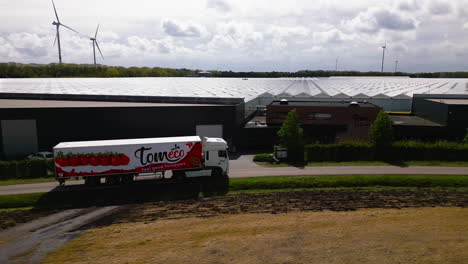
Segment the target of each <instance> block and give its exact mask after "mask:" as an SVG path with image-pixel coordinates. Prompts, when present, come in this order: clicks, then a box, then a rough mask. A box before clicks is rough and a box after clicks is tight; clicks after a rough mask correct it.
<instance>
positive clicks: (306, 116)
mask: <svg viewBox="0 0 468 264" xmlns="http://www.w3.org/2000/svg"><path fill="white" fill-rule="evenodd" d="M292 109H296V111H297V113H298V115H299V119H300V121H301V124H302V127H303V129H304V136H305V138H306V141H309V142H310V141H314V140H320V141H330V142H333V141H339V140H344V139H360V140H366V139H367V138H368V133H369V129H370V125H371V124H372V122H373V121H374V120H375V118H376V117H377V115H378V113H379V111H380V110H381V109H382V108H380V107H378V106H376V105H374V104H371V103H368V102H349V101H348V102H344V101H342V102H321V101H287V100H281V101H274V102H272V103H271V104H269V105H268V106H267V108H266V124H267V125H268V126H281V124H282V123H283V122H284V120H286V117H287V114H288V112H289V111H291V110H292Z"/></svg>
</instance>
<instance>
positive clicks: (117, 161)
mask: <svg viewBox="0 0 468 264" xmlns="http://www.w3.org/2000/svg"><path fill="white" fill-rule="evenodd" d="M111 164H112V166H119V165H120V157H118V156H112V157H111Z"/></svg>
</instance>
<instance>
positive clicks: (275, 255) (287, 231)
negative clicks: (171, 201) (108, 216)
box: [44, 207, 468, 264]
mask: <svg viewBox="0 0 468 264" xmlns="http://www.w3.org/2000/svg"><path fill="white" fill-rule="evenodd" d="M140 209H141V208H140ZM265 216H266V215H265V214H237V215H220V216H216V217H210V218H200V217H192V218H184V219H161V220H156V221H153V222H133V223H121V224H114V225H111V226H106V227H101V228H96V229H90V230H87V231H85V232H84V233H82V235H80V236H79V237H77V238H75V239H74V240H72V241H71V242H69V243H68V244H67V245H66V246H65V247H64V248H62V249H60V250H58V251H55V252H53V253H52V254H50V255H49V256H48V258H47V259H46V260H45V261H44V263H49V264H50V263H194V262H196V263H207V264H208V263H209V264H213V263H383V264H386V263H457V264H458V263H464V262H465V261H466V259H468V252H467V251H466V248H467V247H468V226H467V225H466V219H467V218H468V209H465V208H460V207H445V208H443V207H437V208H404V209H361V210H358V211H347V212H332V211H324V212H291V213H286V214H275V215H269V216H268V217H265Z"/></svg>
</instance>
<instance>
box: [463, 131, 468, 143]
mask: <svg viewBox="0 0 468 264" xmlns="http://www.w3.org/2000/svg"><path fill="white" fill-rule="evenodd" d="M463 143H464V144H468V128H467V129H466V135H465V138H463Z"/></svg>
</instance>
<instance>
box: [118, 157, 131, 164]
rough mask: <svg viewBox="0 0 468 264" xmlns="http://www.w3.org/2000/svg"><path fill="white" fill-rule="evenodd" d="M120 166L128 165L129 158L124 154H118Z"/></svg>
mask: <svg viewBox="0 0 468 264" xmlns="http://www.w3.org/2000/svg"><path fill="white" fill-rule="evenodd" d="M119 157H120V164H121V165H128V163H130V158H129V157H127V155H125V154H120V156H119Z"/></svg>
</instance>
